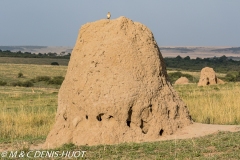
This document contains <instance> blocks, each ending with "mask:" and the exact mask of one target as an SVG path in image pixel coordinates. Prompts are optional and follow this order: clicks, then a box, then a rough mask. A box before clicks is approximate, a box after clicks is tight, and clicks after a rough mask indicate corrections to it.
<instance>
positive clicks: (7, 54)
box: [0, 49, 71, 59]
mask: <svg viewBox="0 0 240 160" xmlns="http://www.w3.org/2000/svg"><path fill="white" fill-rule="evenodd" d="M70 56H71V53H68V54H65V53H63V52H62V54H60V55H58V54H57V53H55V52H54V53H52V52H48V53H38V54H36V53H31V52H21V51H17V52H12V51H10V50H5V51H2V50H1V49H0V57H19V58H59V59H70Z"/></svg>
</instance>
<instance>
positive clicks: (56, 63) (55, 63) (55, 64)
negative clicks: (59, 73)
mask: <svg viewBox="0 0 240 160" xmlns="http://www.w3.org/2000/svg"><path fill="white" fill-rule="evenodd" d="M51 65H53V66H59V64H58V62H52V63H51Z"/></svg>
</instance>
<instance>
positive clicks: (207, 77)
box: [198, 67, 224, 86]
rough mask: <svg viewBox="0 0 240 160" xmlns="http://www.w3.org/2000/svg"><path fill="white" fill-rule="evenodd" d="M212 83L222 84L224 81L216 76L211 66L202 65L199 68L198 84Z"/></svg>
mask: <svg viewBox="0 0 240 160" xmlns="http://www.w3.org/2000/svg"><path fill="white" fill-rule="evenodd" d="M213 84H224V82H223V81H222V80H221V79H219V78H217V76H216V73H215V71H214V70H213V68H210V67H204V68H203V69H202V70H201V75H200V79H199V82H198V86H207V85H213Z"/></svg>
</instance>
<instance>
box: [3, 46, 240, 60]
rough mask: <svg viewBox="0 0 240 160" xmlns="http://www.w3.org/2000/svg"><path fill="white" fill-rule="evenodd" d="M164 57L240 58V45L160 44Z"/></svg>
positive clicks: (36, 49)
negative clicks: (224, 56)
mask: <svg viewBox="0 0 240 160" xmlns="http://www.w3.org/2000/svg"><path fill="white" fill-rule="evenodd" d="M159 48H160V50H161V53H162V55H163V57H177V56H178V55H180V56H181V57H186V56H189V57H191V58H197V57H199V58H207V57H221V56H223V55H226V56H227V57H231V58H232V59H236V60H239V59H240V47H205V46H203V47H199V46H160V47H159ZM0 49H1V50H2V51H5V50H10V51H11V52H18V51H21V52H31V53H36V54H38V53H49V52H51V53H57V54H60V53H65V54H68V53H71V52H72V49H73V47H67V46H0Z"/></svg>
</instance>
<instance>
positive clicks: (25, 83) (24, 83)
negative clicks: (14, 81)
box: [21, 81, 33, 87]
mask: <svg viewBox="0 0 240 160" xmlns="http://www.w3.org/2000/svg"><path fill="white" fill-rule="evenodd" d="M21 86H22V87H32V86H33V83H32V82H31V81H25V82H22V85H21Z"/></svg>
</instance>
